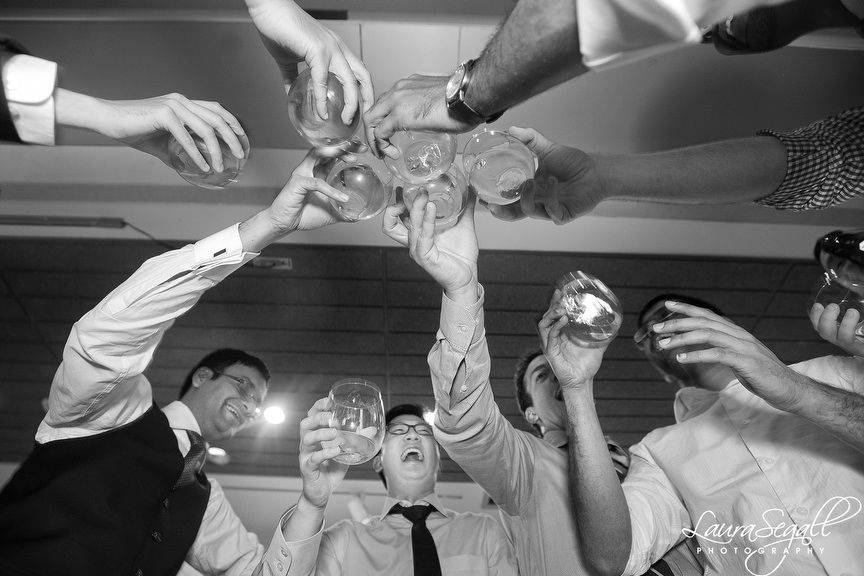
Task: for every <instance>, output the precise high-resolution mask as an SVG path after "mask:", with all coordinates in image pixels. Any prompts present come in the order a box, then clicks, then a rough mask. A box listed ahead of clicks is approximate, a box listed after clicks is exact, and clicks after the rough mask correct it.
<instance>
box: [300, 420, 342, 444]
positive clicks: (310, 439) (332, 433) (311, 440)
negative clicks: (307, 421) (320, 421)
mask: <svg viewBox="0 0 864 576" xmlns="http://www.w3.org/2000/svg"><path fill="white" fill-rule="evenodd" d="M338 436H339V431H338V430H336V429H335V428H330V427H329V426H327V427H323V428H316V429H313V430H310V431H308V432H306V433H305V434H303V437H302V438H301V439H300V446H301V447H302V448H305V449H307V450H310V449H314V448H318V446H319V445H320V444H321V442H326V441H328V440H335V439H336V438H337V437H338Z"/></svg>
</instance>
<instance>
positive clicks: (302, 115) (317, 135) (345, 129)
mask: <svg viewBox="0 0 864 576" xmlns="http://www.w3.org/2000/svg"><path fill="white" fill-rule="evenodd" d="M344 107H345V93H344V92H343V90H342V83H341V82H340V81H339V78H337V77H336V75H335V74H333V73H332V72H329V73H328V74H327V118H326V119H324V118H321V117H320V116H319V115H318V112H317V109H316V107H315V92H314V87H313V85H312V74H311V72H310V71H309V69H308V68H307V69H306V70H304V71H303V72H301V73H300V74H299V75H298V76H297V79H296V80H294V82H293V83H292V84H291V88H290V89H289V90H288V118H289V119H290V120H291V123H292V124H293V125H294V128H296V129H297V132H298V133H299V134H300V135H301V136H303V137H304V138H305V139H306V140H307V141H308V142H309V143H310V144H312V146H315V147H316V148H321V147H331V146H332V147H340V148H344V147H346V145H348V144H351V145H352V146H353V144H354V143H353V142H352V140H351V137H352V136H353V135H354V133H355V132H356V131H357V126H359V125H360V116H361V114H360V113H359V112H357V113H355V114H354V117H353V118H352V119H351V123H350V124H345V123H344V122H342V108H344ZM360 109H362V105H361V106H360Z"/></svg>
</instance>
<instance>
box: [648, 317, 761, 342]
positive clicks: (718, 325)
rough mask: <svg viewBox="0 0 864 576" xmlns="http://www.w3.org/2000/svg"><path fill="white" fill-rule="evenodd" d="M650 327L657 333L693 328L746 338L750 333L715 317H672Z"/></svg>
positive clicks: (690, 329) (690, 330)
mask: <svg viewBox="0 0 864 576" xmlns="http://www.w3.org/2000/svg"><path fill="white" fill-rule="evenodd" d="M651 329H652V330H653V331H654V332H655V333H657V334H666V335H671V334H674V333H682V332H692V331H694V330H716V331H718V332H723V333H724V334H729V335H730V336H734V337H736V338H746V337H747V336H749V335H750V333H749V332H747V331H746V330H744V329H743V328H739V327H738V326H735V325H734V324H733V325H729V324H727V323H725V322H720V321H719V320H717V319H716V318H706V317H697V318H689V317H687V318H672V319H671V320H666V321H665V322H658V323H656V324H654V325H652V326H651Z"/></svg>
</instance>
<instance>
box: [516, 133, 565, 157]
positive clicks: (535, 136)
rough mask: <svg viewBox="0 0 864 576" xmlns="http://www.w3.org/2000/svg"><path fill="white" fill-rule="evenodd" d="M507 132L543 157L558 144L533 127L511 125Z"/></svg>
mask: <svg viewBox="0 0 864 576" xmlns="http://www.w3.org/2000/svg"><path fill="white" fill-rule="evenodd" d="M507 132H508V133H509V134H510V135H511V136H513V137H514V138H516V139H517V140H519V141H520V142H522V143H523V144H525V146H527V147H528V149H529V150H531V151H532V152H534V153H535V154H536V155H537V156H540V157H543V156H546V155H547V154H549V153H551V152H552V151H553V150H554V149H555V146H557V144H555V143H554V142H552V141H551V140H549V139H548V138H546V137H545V136H543V134H541V133H540V132H538V131H537V130H534V129H533V128H521V127H519V126H511V127H510V128H508V129H507Z"/></svg>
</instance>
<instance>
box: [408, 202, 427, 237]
mask: <svg viewBox="0 0 864 576" xmlns="http://www.w3.org/2000/svg"><path fill="white" fill-rule="evenodd" d="M428 201H429V196H428V195H427V194H426V192H421V193H420V194H418V195H417V196H416V197H415V198H414V203H413V204H411V230H412V231H419V230H420V228H421V227H422V226H423V217H424V216H425V214H426V203H427V202H428Z"/></svg>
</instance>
